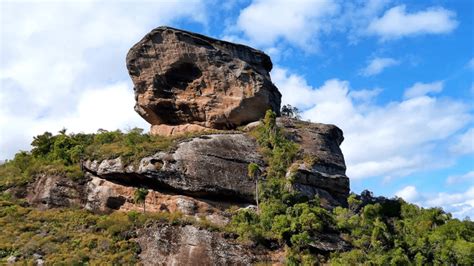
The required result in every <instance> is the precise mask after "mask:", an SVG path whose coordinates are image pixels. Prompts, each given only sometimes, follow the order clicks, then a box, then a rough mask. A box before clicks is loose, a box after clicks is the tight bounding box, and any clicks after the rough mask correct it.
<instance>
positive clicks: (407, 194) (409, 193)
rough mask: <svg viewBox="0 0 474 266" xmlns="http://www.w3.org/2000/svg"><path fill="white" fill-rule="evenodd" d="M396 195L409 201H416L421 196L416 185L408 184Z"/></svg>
mask: <svg viewBox="0 0 474 266" xmlns="http://www.w3.org/2000/svg"><path fill="white" fill-rule="evenodd" d="M395 195H396V196H397V197H400V198H402V199H404V200H406V201H409V202H413V201H415V200H416V199H417V198H418V196H419V194H418V191H417V190H416V187H414V186H406V187H404V188H402V189H401V190H399V191H397V192H395Z"/></svg>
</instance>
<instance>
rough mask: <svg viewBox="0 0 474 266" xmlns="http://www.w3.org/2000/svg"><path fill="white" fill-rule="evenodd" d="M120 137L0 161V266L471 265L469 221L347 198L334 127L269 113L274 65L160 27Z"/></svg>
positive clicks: (136, 70) (105, 134)
mask: <svg viewBox="0 0 474 266" xmlns="http://www.w3.org/2000/svg"><path fill="white" fill-rule="evenodd" d="M127 68H128V70H129V74H130V76H131V78H132V80H133V82H134V85H135V88H134V91H135V100H136V105H135V110H136V111H137V112H138V114H139V115H141V116H142V117H143V118H144V119H145V120H146V121H148V122H149V123H150V133H144V131H143V130H142V129H138V128H135V129H131V130H128V131H127V132H121V131H119V130H116V131H107V130H99V131H97V132H96V133H92V134H85V133H68V132H67V130H66V129H64V130H62V131H60V132H58V133H57V134H52V133H50V132H45V133H44V134H42V135H38V136H35V137H34V138H33V141H32V143H31V146H32V149H31V150H30V151H21V152H18V153H17V154H16V155H15V157H14V158H13V159H12V160H8V161H6V162H4V163H3V164H1V165H0V193H1V194H0V225H1V227H2V234H1V235H0V262H1V263H2V264H4V263H7V264H14V263H18V264H36V265H43V264H47V265H49V264H66V265H69V264H74V265H76V264H81V265H82V264H92V265H104V264H143V265H168V264H173V265H174V264H178V265H228V264H230V265H234V264H236V265H253V264H275V265H285V264H287V265H300V264H303V265H317V264H330V265H353V264H367V265H425V264H428V265H430V264H436V265H440V264H443V265H444V264H448V265H472V264H474V223H473V222H472V221H470V220H464V221H460V220H458V219H453V218H452V216H451V215H450V214H449V213H445V212H444V211H443V210H442V209H440V208H430V209H423V208H420V207H418V206H416V205H413V204H410V203H407V202H405V201H404V200H402V199H400V198H394V199H387V198H383V197H375V196H373V195H372V193H371V192H369V191H364V192H363V193H361V195H356V194H353V193H352V194H351V193H350V178H349V177H348V176H346V164H345V160H344V156H343V154H342V151H341V149H340V145H341V143H342V142H343V141H344V137H343V132H342V130H341V129H339V128H338V127H337V126H335V125H329V124H321V123H312V122H307V121H301V120H300V119H298V110H297V109H296V108H293V107H291V106H283V107H280V104H281V94H280V92H279V91H278V88H276V86H275V85H274V84H273V83H272V81H271V79H270V75H269V72H270V71H271V69H272V63H271V60H270V58H269V57H268V56H267V55H266V54H264V53H263V52H261V51H258V50H255V49H253V48H250V47H247V46H243V45H238V44H233V43H230V42H225V41H220V40H216V39H212V38H209V37H206V36H203V35H199V34H195V33H191V32H187V31H182V30H178V29H173V28H169V27H159V28H157V29H155V30H153V31H151V32H150V33H149V34H147V35H146V36H145V37H144V38H143V39H142V40H141V41H139V42H138V43H137V44H136V45H134V46H133V47H132V48H131V50H130V52H129V53H128V55H127Z"/></svg>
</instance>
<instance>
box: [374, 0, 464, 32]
mask: <svg viewBox="0 0 474 266" xmlns="http://www.w3.org/2000/svg"><path fill="white" fill-rule="evenodd" d="M405 9H406V7H405V5H399V6H396V7H393V8H391V9H389V10H388V11H386V12H385V13H384V15H383V16H382V17H380V18H377V19H374V20H373V21H372V22H371V23H370V24H369V26H368V30H367V31H368V33H369V34H375V35H378V36H380V37H381V38H382V40H390V39H398V38H402V37H405V36H414V35H421V34H443V33H449V32H451V31H453V30H454V29H455V28H456V27H457V25H458V22H457V21H456V18H455V17H456V14H455V13H454V12H452V11H450V10H447V9H444V8H441V7H432V8H429V9H427V10H424V11H419V12H414V13H407V12H406V10H405Z"/></svg>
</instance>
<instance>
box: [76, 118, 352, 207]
mask: <svg viewBox="0 0 474 266" xmlns="http://www.w3.org/2000/svg"><path fill="white" fill-rule="evenodd" d="M277 121H278V124H279V125H280V126H282V127H283V128H284V129H285V132H286V134H287V137H288V138H290V139H291V140H293V141H294V142H296V143H298V144H299V146H300V148H301V150H300V157H302V158H303V159H302V160H300V161H297V162H295V163H294V166H293V167H291V168H290V169H291V171H289V173H288V176H289V177H290V176H291V178H292V179H293V182H292V189H294V190H296V191H298V192H300V193H301V194H302V195H304V196H307V197H309V198H312V197H314V196H315V195H318V196H319V197H320V198H321V199H323V201H324V202H323V203H324V204H325V205H326V206H327V207H332V206H338V205H345V202H346V198H347V196H348V195H349V179H348V178H347V176H346V175H345V170H346V166H345V163H344V157H343V155H342V152H341V150H340V148H339V145H340V144H341V142H342V140H343V136H342V131H341V130H340V129H339V128H337V127H336V126H333V125H326V124H316V123H309V122H302V121H298V120H294V119H287V118H281V119H278V120H277ZM250 163H256V164H258V165H259V166H260V167H261V168H262V169H264V168H265V166H266V164H265V162H264V159H263V157H262V156H261V155H260V154H259V152H258V146H257V144H256V141H255V140H254V139H253V138H252V137H251V136H250V135H248V134H246V133H235V132H234V133H231V134H211V135H203V136H200V137H194V138H191V139H188V140H186V141H183V142H181V143H180V144H178V145H177V147H176V148H175V149H174V150H172V151H169V152H159V153H157V154H155V155H152V156H149V157H145V158H143V159H141V161H140V163H139V165H137V166H134V165H124V164H123V163H122V161H121V159H120V158H116V159H111V160H104V161H87V162H85V164H84V168H85V169H86V170H87V171H88V172H90V173H92V174H93V175H95V176H97V177H100V178H102V179H106V180H109V181H111V182H115V183H118V184H122V185H126V186H146V187H148V188H150V189H154V190H157V191H172V192H175V193H179V194H183V195H188V196H192V197H204V198H208V199H219V200H220V201H232V202H236V203H237V202H246V203H253V202H254V199H255V194H254V191H255V182H254V181H253V180H251V179H250V178H248V176H247V167H248V165H249V164H250Z"/></svg>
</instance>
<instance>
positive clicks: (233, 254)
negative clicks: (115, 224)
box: [137, 224, 284, 265]
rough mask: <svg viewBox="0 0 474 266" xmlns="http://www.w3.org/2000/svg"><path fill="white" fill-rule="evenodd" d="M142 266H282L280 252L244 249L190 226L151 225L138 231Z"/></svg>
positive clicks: (229, 239) (235, 243) (227, 239)
mask: <svg viewBox="0 0 474 266" xmlns="http://www.w3.org/2000/svg"><path fill="white" fill-rule="evenodd" d="M137 242H138V244H139V245H140V247H141V249H142V252H141V253H140V261H141V262H142V263H143V264H144V265H253V264H256V263H258V262H260V263H268V264H273V265H275V264H276V265H283V262H284V253H281V252H280V253H279V254H278V253H276V252H275V253H274V254H272V253H270V252H269V251H268V250H265V249H262V248H255V247H251V246H245V245H242V244H239V243H237V241H235V240H234V239H232V238H226V237H224V234H223V233H219V232H210V231H207V230H204V229H199V228H197V227H195V226H192V225H186V226H172V225H163V224H155V225H154V226H151V227H149V228H146V229H142V230H140V231H139V232H138V238H137Z"/></svg>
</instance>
